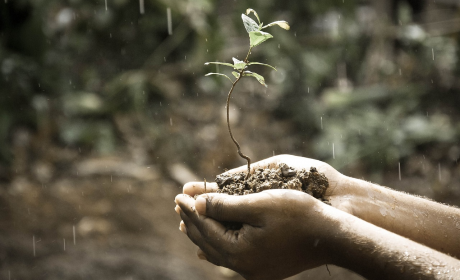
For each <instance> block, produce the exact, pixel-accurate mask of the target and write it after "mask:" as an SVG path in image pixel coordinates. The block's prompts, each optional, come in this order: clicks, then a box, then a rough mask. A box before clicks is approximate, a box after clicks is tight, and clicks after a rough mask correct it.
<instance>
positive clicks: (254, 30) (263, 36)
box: [205, 9, 290, 179]
mask: <svg viewBox="0 0 460 280" xmlns="http://www.w3.org/2000/svg"><path fill="white" fill-rule="evenodd" d="M250 13H254V15H255V17H256V18H257V21H258V23H257V22H256V21H254V20H253V19H252V18H250V17H248V15H249V14H250ZM241 18H242V19H243V24H244V27H245V28H246V31H247V32H248V34H249V51H248V54H247V55H246V58H245V59H244V60H243V61H241V60H238V59H236V58H234V57H233V58H232V59H233V64H231V63H225V62H206V63H205V65H209V64H219V65H224V66H228V67H231V68H233V70H234V71H232V74H233V76H234V77H235V80H232V79H231V78H230V77H229V76H227V75H225V74H222V73H208V74H206V75H205V76H210V75H219V76H222V77H226V78H227V79H228V80H229V81H230V82H231V83H232V87H231V88H230V91H229V92H228V96H227V127H228V132H229V133H230V137H231V138H232V140H233V143H235V145H236V147H237V149H238V155H240V157H242V158H244V159H246V161H247V163H248V174H247V175H246V179H247V178H248V177H249V174H250V166H251V158H249V157H248V156H247V155H245V154H243V153H242V152H241V147H240V144H239V143H238V141H236V139H235V137H233V134H232V129H231V128H230V97H231V96H232V92H233V90H234V89H235V86H236V84H237V83H238V82H239V81H240V80H241V78H243V77H253V78H255V79H256V80H257V81H258V82H259V83H260V84H262V85H263V86H265V87H267V84H266V83H265V79H264V77H263V76H261V75H259V74H257V73H254V72H251V71H249V70H247V69H248V66H250V65H255V64H257V65H263V66H267V67H270V68H272V69H273V70H275V71H276V68H275V67H273V66H271V65H268V64H265V63H260V62H250V61H249V55H250V54H251V51H252V49H253V48H254V47H256V46H258V45H260V44H262V43H263V42H265V41H267V40H268V39H270V38H273V36H272V35H271V34H270V33H267V32H264V31H262V29H265V28H267V27H270V26H273V25H278V26H279V27H281V28H283V29H286V30H289V28H290V27H289V24H288V23H287V22H286V21H284V20H280V21H275V22H272V23H270V24H267V25H263V23H262V22H260V19H259V15H257V13H256V11H254V10H253V9H247V10H246V15H245V14H242V15H241Z"/></svg>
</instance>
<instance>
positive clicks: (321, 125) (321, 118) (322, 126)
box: [321, 117, 323, 130]
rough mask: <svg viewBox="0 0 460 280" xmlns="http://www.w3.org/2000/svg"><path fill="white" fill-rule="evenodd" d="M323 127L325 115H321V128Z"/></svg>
mask: <svg viewBox="0 0 460 280" xmlns="http://www.w3.org/2000/svg"><path fill="white" fill-rule="evenodd" d="M322 129H323V117H321V130H322Z"/></svg>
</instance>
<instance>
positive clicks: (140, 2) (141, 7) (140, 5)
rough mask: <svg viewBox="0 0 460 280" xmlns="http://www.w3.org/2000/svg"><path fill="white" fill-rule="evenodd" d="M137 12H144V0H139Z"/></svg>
mask: <svg viewBox="0 0 460 280" xmlns="http://www.w3.org/2000/svg"><path fill="white" fill-rule="evenodd" d="M139 12H140V13H141V15H143V14H144V13H145V9H144V0H139Z"/></svg>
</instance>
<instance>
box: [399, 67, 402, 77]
mask: <svg viewBox="0 0 460 280" xmlns="http://www.w3.org/2000/svg"><path fill="white" fill-rule="evenodd" d="M399 76H402V72H401V68H399Z"/></svg>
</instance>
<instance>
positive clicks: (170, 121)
mask: <svg viewBox="0 0 460 280" xmlns="http://www.w3.org/2000/svg"><path fill="white" fill-rule="evenodd" d="M169 124H170V125H171V126H172V125H173V123H172V118H169Z"/></svg>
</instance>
